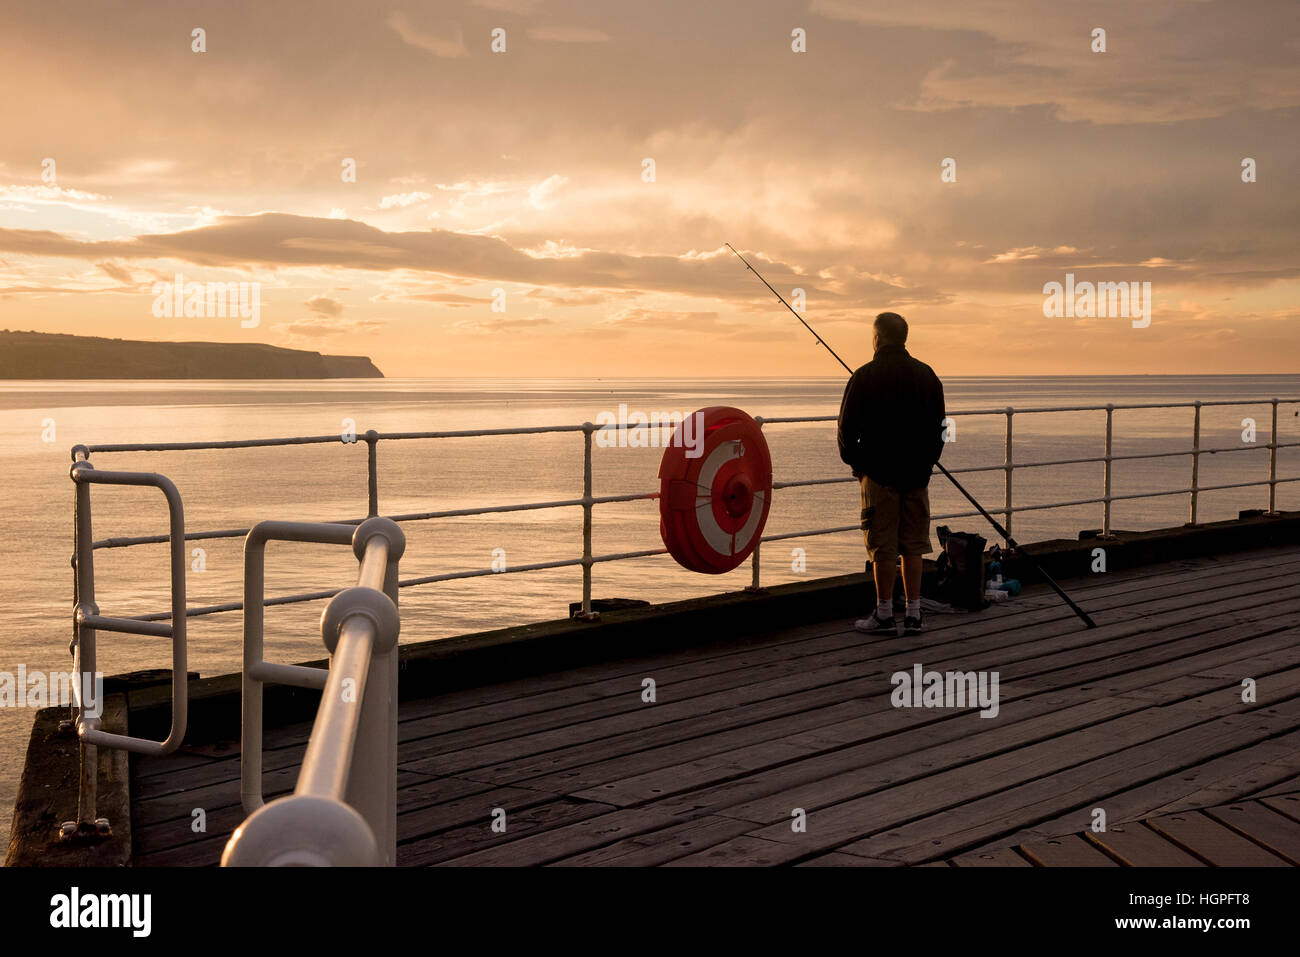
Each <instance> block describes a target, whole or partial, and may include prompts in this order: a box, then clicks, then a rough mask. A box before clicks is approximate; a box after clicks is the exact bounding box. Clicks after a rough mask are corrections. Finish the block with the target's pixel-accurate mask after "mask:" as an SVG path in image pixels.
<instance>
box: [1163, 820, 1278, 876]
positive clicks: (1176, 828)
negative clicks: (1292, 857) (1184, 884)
mask: <svg viewBox="0 0 1300 957" xmlns="http://www.w3.org/2000/svg"><path fill="white" fill-rule="evenodd" d="M1147 825H1148V826H1149V827H1150V828H1152V829H1153V830H1155V831H1156V832H1157V833H1160V834H1163V835H1164V836H1165V837H1167V838H1169V839H1170V840H1171V841H1174V842H1175V843H1177V844H1178V845H1179V846H1181V847H1182V848H1183V849H1184V850H1186V851H1188V852H1189V853H1191V854H1194V855H1195V856H1196V857H1199V858H1200V859H1201V860H1203V861H1205V862H1206V863H1207V864H1212V865H1213V866H1215V867H1285V866H1286V865H1287V862H1286V861H1285V860H1284V859H1283V858H1281V857H1278V856H1277V855H1276V854H1271V853H1269V852H1268V851H1266V850H1265V849H1264V848H1262V847H1260V846H1259V845H1258V844H1256V843H1254V842H1253V841H1248V840H1247V839H1246V838H1244V837H1242V836H1241V835H1240V834H1238V833H1237V832H1236V831H1233V830H1231V829H1229V828H1227V827H1225V826H1224V825H1222V824H1220V823H1219V822H1218V821H1216V820H1214V819H1213V818H1210V817H1208V816H1206V815H1205V814H1202V813H1201V812H1199V811H1192V812H1191V813H1188V814H1169V815H1166V816H1164V817H1157V818H1152V819H1151V820H1150V821H1148V822H1147Z"/></svg>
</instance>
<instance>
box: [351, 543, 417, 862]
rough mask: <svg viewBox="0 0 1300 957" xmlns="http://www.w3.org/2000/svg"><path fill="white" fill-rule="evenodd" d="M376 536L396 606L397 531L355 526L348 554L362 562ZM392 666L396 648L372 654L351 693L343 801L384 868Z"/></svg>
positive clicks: (391, 836) (389, 824)
mask: <svg viewBox="0 0 1300 957" xmlns="http://www.w3.org/2000/svg"><path fill="white" fill-rule="evenodd" d="M372 523H383V524H372ZM377 535H378V536H383V537H384V538H386V539H387V540H388V548H387V556H386V565H385V570H384V594H385V595H387V596H388V597H389V599H390V600H391V601H392V603H393V606H394V607H397V573H398V562H399V560H400V559H401V557H402V552H403V551H405V549H406V538H405V536H404V535H403V534H402V530H401V528H400V527H399V526H398V525H397V524H396V523H394V522H389V521H388V520H387V519H370V520H369V521H367V522H365V523H364V524H362V525H359V526H357V532H356V534H355V535H354V536H353V539H352V550H353V552H354V553H355V554H356V556H357V560H358V561H359V562H364V561H365V556H366V546H367V544H368V543H369V542H370V540H371V539H372V538H374V537H375V536H377ZM397 666H398V654H397V645H396V644H394V645H393V647H391V648H389V649H388V650H387V651H383V652H378V651H376V652H374V658H373V659H372V660H371V663H370V671H369V674H368V675H367V677H366V682H365V688H364V689H361V688H358V689H356V693H357V697H358V698H359V699H360V701H361V717H360V720H359V721H358V723H357V738H356V740H357V747H356V752H355V754H354V755H353V758H352V768H351V771H350V773H349V775H348V790H347V794H346V795H345V797H344V800H345V801H346V802H347V803H348V804H349V805H351V806H352V807H353V808H354V809H356V811H357V813H359V814H360V815H361V816H362V817H363V818H365V819H366V821H367V823H369V824H370V828H371V830H372V831H373V832H374V835H375V843H376V844H377V845H378V847H379V855H380V863H381V864H382V865H383V866H385V867H392V866H394V865H395V864H396V863H397V861H396V854H397V684H398V667H397Z"/></svg>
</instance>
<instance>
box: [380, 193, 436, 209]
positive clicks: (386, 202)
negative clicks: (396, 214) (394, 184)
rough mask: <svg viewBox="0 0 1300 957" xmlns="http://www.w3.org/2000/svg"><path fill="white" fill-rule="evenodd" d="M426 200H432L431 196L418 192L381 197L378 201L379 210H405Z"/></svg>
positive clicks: (430, 194)
mask: <svg viewBox="0 0 1300 957" xmlns="http://www.w3.org/2000/svg"><path fill="white" fill-rule="evenodd" d="M428 199H433V194H432V193H424V192H420V191H419V190H416V191H415V192H412V193H394V194H393V195H391V196H385V197H383V198H382V199H381V200H380V201H379V208H380V209H405V208H406V207H407V206H416V205H418V204H420V203H423V202H424V201H425V200H428Z"/></svg>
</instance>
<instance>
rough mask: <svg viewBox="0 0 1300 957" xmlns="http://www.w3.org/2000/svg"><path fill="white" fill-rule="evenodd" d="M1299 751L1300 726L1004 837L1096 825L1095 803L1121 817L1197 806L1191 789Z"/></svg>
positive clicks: (1018, 839)
mask: <svg viewBox="0 0 1300 957" xmlns="http://www.w3.org/2000/svg"><path fill="white" fill-rule="evenodd" d="M1297 752H1300V732H1291V733H1289V734H1283V735H1280V736H1278V737H1276V738H1268V739H1266V740H1263V741H1258V742H1255V743H1254V744H1250V745H1246V746H1243V747H1241V748H1238V749H1235V750H1233V751H1230V752H1229V753H1227V754H1223V755H1220V756H1219V757H1216V758H1211V759H1210V760H1208V761H1193V762H1192V763H1191V764H1188V765H1187V766H1185V767H1178V768H1175V769H1174V770H1173V771H1172V772H1171V773H1170V774H1167V775H1164V776H1163V777H1158V778H1156V779H1154V780H1152V781H1148V782H1146V783H1144V784H1139V785H1137V786H1136V787H1127V788H1124V789H1122V790H1119V791H1117V792H1115V793H1113V794H1107V795H1105V796H1103V797H1099V798H1097V799H1096V800H1095V801H1093V802H1091V804H1090V805H1084V806H1078V807H1074V808H1072V809H1071V810H1070V811H1069V812H1067V813H1066V814H1064V815H1061V816H1059V817H1055V818H1052V819H1050V820H1047V821H1044V822H1041V823H1039V824H1036V825H1034V826H1032V827H1029V828H1025V829H1023V830H1020V831H1017V832H1016V833H1014V834H1011V835H1009V836H1007V837H1006V839H1005V841H1002V842H1000V843H1008V844H1020V843H1024V842H1028V841H1038V840H1042V839H1043V838H1047V837H1058V836H1059V835H1061V834H1069V833H1070V832H1072V831H1075V830H1078V829H1081V828H1083V827H1087V826H1090V824H1089V818H1090V815H1091V808H1092V807H1102V808H1104V809H1105V811H1106V813H1107V815H1108V817H1109V818H1110V820H1111V821H1116V822H1119V821H1135V820H1138V819H1140V818H1146V817H1155V816H1157V815H1159V814H1165V813H1172V812H1174V811H1187V810H1195V809H1197V807H1201V806H1204V805H1197V806H1188V805H1187V804H1186V800H1187V796H1188V795H1189V794H1193V793H1200V792H1201V791H1204V790H1207V789H1209V788H1210V787H1211V786H1212V785H1216V787H1215V790H1219V787H1218V786H1217V785H1221V786H1222V789H1223V790H1224V791H1227V789H1228V788H1229V787H1230V786H1231V782H1233V781H1237V780H1240V779H1242V778H1243V777H1249V769H1250V768H1251V767H1252V766H1254V765H1256V764H1268V763H1269V762H1271V761H1272V760H1274V759H1275V758H1276V757H1277V755H1279V754H1292V755H1294V754H1296V753H1297ZM1245 796H1246V795H1243V794H1232V795H1229V796H1228V798H1227V800H1236V799H1240V798H1243V797H1245ZM1180 805H1181V806H1180Z"/></svg>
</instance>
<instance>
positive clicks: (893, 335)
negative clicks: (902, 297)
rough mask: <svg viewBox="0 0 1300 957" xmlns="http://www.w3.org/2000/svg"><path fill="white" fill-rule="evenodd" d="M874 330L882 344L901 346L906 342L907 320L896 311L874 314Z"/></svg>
mask: <svg viewBox="0 0 1300 957" xmlns="http://www.w3.org/2000/svg"><path fill="white" fill-rule="evenodd" d="M875 330H876V332H877V333H878V334H879V335H880V344H881V345H882V346H901V345H903V343H905V342H907V320H906V319H904V318H903V317H902V316H900V315H899V314H898V313H896V312H882V313H881V314H880V315H878V316H876V321H875Z"/></svg>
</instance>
